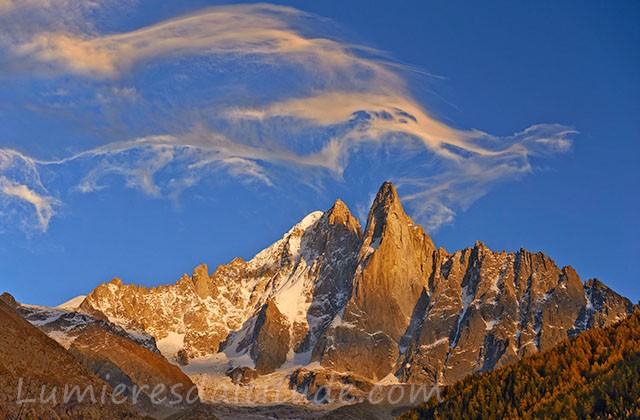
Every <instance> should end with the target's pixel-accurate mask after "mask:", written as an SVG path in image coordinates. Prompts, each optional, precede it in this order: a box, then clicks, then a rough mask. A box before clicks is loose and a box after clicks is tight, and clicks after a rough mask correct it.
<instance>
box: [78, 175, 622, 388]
mask: <svg viewBox="0 0 640 420" xmlns="http://www.w3.org/2000/svg"><path fill="white" fill-rule="evenodd" d="M633 308H634V305H632V304H631V302H629V301H628V300H627V299H625V298H623V297H621V296H619V295H617V294H616V293H615V292H613V291H611V290H610V289H608V288H607V287H606V286H604V285H603V284H602V283H600V282H599V281H597V280H591V281H589V282H587V283H586V284H584V285H583V283H582V282H581V280H580V278H579V277H578V275H577V274H576V272H575V271H574V270H573V269H572V268H571V267H564V268H560V267H558V266H556V264H555V263H554V262H553V261H552V260H551V259H550V258H548V257H547V256H545V255H544V254H542V253H531V252H528V251H525V250H524V249H521V250H520V251H518V252H515V253H507V252H504V251H503V252H494V251H491V250H490V249H489V248H487V247H486V246H485V245H484V244H482V243H480V242H477V243H476V244H475V246H474V247H473V248H467V249H464V250H461V251H457V252H454V253H449V252H447V251H446V250H444V249H437V248H436V247H435V246H434V244H433V242H432V240H431V238H430V237H429V236H428V235H427V234H426V233H425V232H424V231H423V229H422V228H421V227H420V226H418V225H415V224H414V223H413V222H412V220H411V219H410V218H409V217H408V216H407V215H406V213H405V212H404V210H403V208H402V204H401V202H400V199H399V198H398V195H397V193H396V190H395V188H394V187H393V185H392V184H391V183H385V184H384V185H383V186H382V188H381V189H380V191H379V192H378V195H377V196H376V198H375V200H374V203H373V206H372V208H371V211H370V213H369V216H368V219H367V225H366V227H365V229H364V232H363V231H362V229H361V227H360V225H359V223H358V220H357V219H356V218H355V217H353V216H352V215H351V213H350V212H349V210H348V208H347V207H346V205H345V204H344V203H343V202H342V201H340V200H338V201H336V203H335V204H334V206H333V207H332V208H331V209H330V210H328V211H326V212H324V213H322V212H314V213H311V214H310V215H308V216H307V217H305V218H304V219H303V220H302V221H301V222H300V223H298V224H297V225H295V226H294V227H293V228H292V229H291V230H290V231H289V232H287V233H286V234H285V235H284V236H283V238H282V239H280V240H279V241H277V242H276V243H274V244H273V245H271V246H270V247H268V248H266V249H265V250H263V251H262V252H260V253H258V254H257V255H256V256H255V257H254V258H253V259H252V260H250V261H248V262H245V261H243V260H241V259H235V260H233V261H231V263H229V264H228V265H223V266H220V267H218V268H217V269H216V270H215V272H214V273H213V274H211V275H210V274H209V273H208V269H207V267H206V266H199V267H197V268H196V269H195V270H194V272H193V275H192V276H191V277H188V276H186V275H185V276H183V278H182V279H180V280H179V281H178V282H177V283H175V284H173V285H168V286H160V287H157V288H152V289H147V288H143V287H136V286H133V285H123V284H122V282H121V281H119V280H114V281H112V282H110V283H108V284H103V285H101V286H99V287H98V288H97V289H95V290H94V291H93V292H92V293H91V294H89V295H88V296H87V297H86V299H85V300H84V302H83V303H82V304H81V306H80V309H81V310H82V311H84V312H85V313H88V314H92V315H93V316H94V317H97V318H104V319H108V320H110V321H111V322H112V323H115V324H117V325H119V326H121V327H122V328H124V329H126V330H128V331H131V332H136V333H144V334H149V335H151V336H152V337H154V338H155V340H156V342H157V345H158V348H159V349H160V351H161V352H162V353H163V354H164V355H165V356H167V357H174V358H176V360H180V361H182V362H184V363H189V362H190V360H192V359H196V358H200V357H204V356H212V355H216V357H218V356H220V357H222V356H223V359H224V360H227V361H228V363H229V365H230V366H229V367H230V370H229V372H231V375H232V377H236V376H238V375H240V373H242V375H241V376H242V378H241V379H242V382H245V381H247V380H250V378H251V377H253V376H254V375H260V374H266V373H270V372H274V371H276V370H278V369H285V368H295V367H305V368H306V369H307V370H313V369H312V368H311V367H313V366H315V367H316V369H318V365H319V366H320V367H319V369H321V370H322V374H326V372H339V373H341V374H353V375H355V376H357V377H358V378H361V379H362V381H370V382H376V381H381V380H383V379H385V380H386V381H389V380H391V381H396V380H398V381H400V382H421V383H427V384H434V383H440V384H450V383H453V382H455V381H457V380H459V379H461V378H462V377H464V376H466V375H469V374H471V373H475V372H483V371H487V370H490V369H493V368H495V367H499V366H503V365H505V364H508V363H511V362H513V361H515V360H518V359H519V358H521V357H524V356H526V355H528V354H532V353H535V352H539V351H544V350H546V349H548V348H550V347H552V346H553V345H555V344H556V343H558V342H559V341H561V340H563V339H565V338H567V337H570V336H572V335H575V334H577V333H580V332H582V331H584V330H586V329H589V328H594V327H599V326H605V325H609V324H611V323H613V322H616V321H617V320H619V319H622V318H624V317H626V316H627V315H628V314H629V313H631V312H632V310H633ZM235 368H238V369H239V370H234V369H235ZM317 371H318V372H320V370H317ZM234 372H235V373H234ZM243 372H244V373H247V372H251V375H245V374H244V373H243ZM234 375H235V376H234ZM247 378H249V379H247Z"/></svg>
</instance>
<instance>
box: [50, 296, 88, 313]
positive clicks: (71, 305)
mask: <svg viewBox="0 0 640 420" xmlns="http://www.w3.org/2000/svg"><path fill="white" fill-rule="evenodd" d="M85 298H86V296H84V295H80V296H76V297H74V298H73V299H70V300H68V301H66V302H65V303H62V304H60V305H58V306H56V308H59V309H67V310H75V309H78V308H79V307H80V304H81V303H82V302H83V301H84V299H85Z"/></svg>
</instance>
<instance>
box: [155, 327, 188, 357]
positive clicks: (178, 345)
mask: <svg viewBox="0 0 640 420" xmlns="http://www.w3.org/2000/svg"><path fill="white" fill-rule="evenodd" d="M156 346H157V347H158V350H160V353H162V355H163V356H164V357H166V358H167V359H169V358H172V357H174V356H175V355H176V353H178V352H179V351H180V350H182V349H183V348H184V334H178V333H177V332H175V331H171V332H169V334H167V336H166V337H165V338H163V339H162V340H158V341H157V342H156Z"/></svg>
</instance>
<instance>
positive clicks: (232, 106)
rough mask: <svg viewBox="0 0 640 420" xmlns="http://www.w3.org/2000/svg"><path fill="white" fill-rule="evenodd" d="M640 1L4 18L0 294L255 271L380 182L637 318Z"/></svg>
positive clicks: (76, 8)
mask: <svg viewBox="0 0 640 420" xmlns="http://www.w3.org/2000/svg"><path fill="white" fill-rule="evenodd" d="M639 18H640V6H639V5H638V3H637V2H633V1H620V2H597V1H586V2H584V1H579V2H578V1H575V2H571V1H567V2H560V3H559V2H551V1H549V2H535V3H532V4H524V3H519V4H515V3H513V2H507V1H504V2H499V1H498V2H483V3H482V5H480V4H477V2H476V3H474V2H423V1H406V2H402V3H401V4H400V5H398V4H397V3H389V2H372V1H350V2H338V1H322V2H300V1H298V2H283V3H278V4H261V5H255V4H251V3H234V4H232V3H220V2H206V1H192V2H188V1H183V2H172V3H170V2H163V3H162V4H161V5H158V3H157V2H152V1H135V2H134V1H128V0H112V1H107V0H103V1H96V2H92V3H91V6H87V2H81V1H76V0H56V1H54V0H51V1H46V0H24V1H20V2H12V1H6V0H5V1H0V28H2V29H0V57H1V58H0V286H1V287H0V289H3V290H7V291H10V292H11V293H13V294H14V295H15V296H16V297H17V298H18V300H21V301H24V302H30V303H42V304H48V305H52V304H57V303H60V302H62V301H64V300H66V299H68V298H71V297H73V296H76V295H78V294H85V293H87V292H89V291H90V290H91V289H93V288H94V287H95V286H96V285H97V284H98V283H100V282H103V281H108V280H110V279H111V278H112V277H116V276H117V277H120V278H122V279H123V280H124V281H125V282H132V283H139V284H144V285H156V284H166V283H171V282H174V281H176V280H177V279H178V278H179V277H180V275H181V274H182V273H183V272H190V270H191V269H192V268H193V267H194V266H195V265H197V264H199V263H208V264H209V265H210V266H212V267H215V266H216V265H218V264H222V263H226V262H228V261H229V260H230V259H232V258H234V257H235V256H241V257H243V258H250V257H251V256H252V255H254V254H255V253H256V252H257V251H259V250H260V249H261V248H263V247H264V246H267V245H268V244H270V243H271V242H273V241H274V240H276V239H277V238H279V237H280V236H281V235H282V234H283V233H284V232H285V231H286V230H287V229H288V228H289V227H290V226H291V225H292V224H294V223H296V222H297V221H298V220H300V219H301V218H302V217H303V216H304V215H305V214H307V213H309V212H311V211H313V210H316V209H326V208H328V207H330V206H331V204H332V202H333V201H334V200H335V198H337V197H340V198H342V199H343V200H344V201H345V202H346V203H347V204H348V205H349V206H350V208H351V209H352V211H353V212H354V213H356V214H357V215H358V216H359V217H364V216H365V215H366V211H367V208H368V206H369V203H370V200H371V198H372V195H373V194H375V192H376V190H377V188H378V186H379V185H380V183H381V182H382V181H384V180H388V179H389V180H392V181H394V182H395V183H396V185H397V186H398V188H399V192H400V194H401V196H402V197H403V199H404V201H405V203H406V205H405V206H406V208H407V210H408V212H409V213H410V214H411V215H412V216H413V217H415V218H416V219H417V220H418V221H419V222H420V223H421V224H423V226H425V227H426V228H427V230H428V231H429V232H430V233H431V235H432V236H433V238H434V241H435V242H436V244H438V245H440V246H443V247H445V248H447V249H448V250H455V249H459V248H463V247H466V246H471V245H473V243H474V242H475V240H476V239H479V240H482V241H484V242H485V243H486V244H487V245H488V246H489V247H491V248H492V249H495V250H502V249H506V250H510V251H515V250H518V249H519V248H520V247H524V248H526V249H529V250H531V251H539V250H540V251H544V252H546V253H547V254H548V255H550V256H551V257H552V258H554V259H555V260H556V262H557V263H558V264H560V265H572V266H573V267H575V268H576V270H577V271H578V273H579V274H580V275H581V276H582V278H583V280H586V279H588V278H591V277H598V278H600V279H601V280H603V281H604V282H605V283H606V284H608V285H610V286H611V287H613V288H614V289H615V290H617V291H618V292H620V293H622V294H624V295H626V296H628V297H630V298H631V299H633V300H634V301H637V300H638V299H640V291H638V287H637V279H638V278H640V261H639V259H638V258H637V257H636V255H637V253H638V251H640V240H639V239H638V238H639V237H640V228H639V224H638V221H637V213H638V210H637V209H638V206H639V204H640V199H639V195H638V185H640V171H639V170H638V168H637V166H638V165H637V163H636V159H637V156H638V152H640V146H639V143H638V140H639V139H638V133H640V118H638V115H640V53H639V52H638V51H639V49H638V45H640V31H639V30H638V29H637V25H636V23H637V21H638V19H639Z"/></svg>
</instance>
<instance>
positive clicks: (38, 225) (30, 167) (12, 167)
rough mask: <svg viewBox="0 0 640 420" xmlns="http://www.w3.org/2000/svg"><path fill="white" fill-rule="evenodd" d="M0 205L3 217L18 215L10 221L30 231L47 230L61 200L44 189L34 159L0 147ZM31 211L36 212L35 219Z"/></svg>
mask: <svg viewBox="0 0 640 420" xmlns="http://www.w3.org/2000/svg"><path fill="white" fill-rule="evenodd" d="M8 175H10V176H12V178H8V177H7V176H8ZM0 204H1V206H2V208H3V210H4V211H2V213H3V218H5V219H6V218H7V217H9V215H13V214H16V217H11V221H10V222H14V223H19V224H20V225H22V227H23V228H25V229H26V230H29V231H32V230H36V231H42V232H44V231H46V230H47V229H48V227H49V221H50V220H51V218H52V217H53V216H54V214H55V208H56V207H58V206H59V205H60V201H59V200H58V199H56V198H55V197H52V196H51V195H49V193H48V191H47V190H46V189H45V188H44V186H43V185H42V182H41V181H40V173H39V171H38V168H37V164H36V163H35V162H34V161H33V160H32V159H30V158H29V157H27V156H24V155H22V154H20V153H18V152H16V151H13V150H3V149H0ZM16 209H20V211H16ZM22 209H24V210H25V211H22ZM30 213H32V214H34V215H35V217H34V218H33V220H34V222H32V221H31V220H32V218H31V217H29V214H30Z"/></svg>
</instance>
